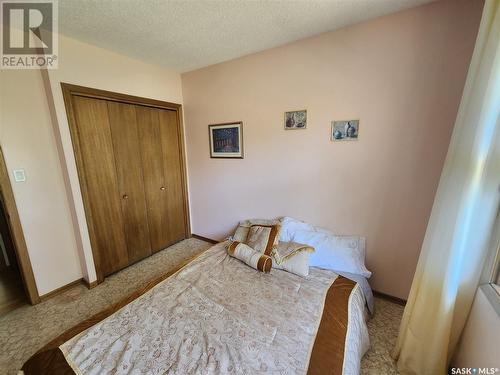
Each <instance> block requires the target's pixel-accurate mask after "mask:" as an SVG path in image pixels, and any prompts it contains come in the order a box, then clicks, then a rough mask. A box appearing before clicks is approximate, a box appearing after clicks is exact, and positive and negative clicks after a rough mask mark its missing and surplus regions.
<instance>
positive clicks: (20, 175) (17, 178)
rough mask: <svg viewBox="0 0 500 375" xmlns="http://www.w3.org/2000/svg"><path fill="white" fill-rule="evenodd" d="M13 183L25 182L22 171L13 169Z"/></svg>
mask: <svg viewBox="0 0 500 375" xmlns="http://www.w3.org/2000/svg"><path fill="white" fill-rule="evenodd" d="M14 181H16V182H24V181H26V173H25V172H24V169H14Z"/></svg>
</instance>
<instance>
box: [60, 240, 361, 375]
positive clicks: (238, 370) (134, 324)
mask: <svg viewBox="0 0 500 375" xmlns="http://www.w3.org/2000/svg"><path fill="white" fill-rule="evenodd" d="M336 277H337V274H335V273H333V272H331V271H327V270H321V269H317V268H311V272H310V275H309V277H307V278H302V277H299V276H296V275H293V274H291V273H288V272H285V271H279V270H272V272H271V273H270V274H264V273H261V272H258V271H256V270H255V269H253V268H251V267H248V266H247V265H245V264H244V263H242V262H240V261H239V260H237V259H235V258H232V257H230V256H228V255H227V253H226V250H225V247H224V244H218V245H215V246H214V247H212V248H211V249H209V250H208V251H207V252H205V253H203V254H202V255H200V256H199V257H198V258H196V259H195V260H194V261H193V262H191V263H190V264H189V265H188V266H186V267H185V268H183V269H182V270H180V271H179V272H177V273H176V274H174V275H173V276H171V277H170V278H168V279H167V280H165V281H163V282H161V283H160V284H158V285H156V286H155V287H154V288H153V289H151V290H150V291H148V292H147V293H145V294H144V295H142V296H141V297H139V298H138V299H136V300H134V301H133V302H132V303H130V304H128V305H126V306H125V307H123V308H122V309H120V310H118V311H117V312H116V313H114V314H113V315H111V316H110V317H108V318H106V319H105V320H103V321H101V322H100V323H98V324H96V325H94V326H92V327H91V328H89V329H87V330H86V331H83V332H82V333H80V334H79V335H77V336H75V337H74V338H72V339H71V340H69V341H67V342H66V343H64V344H63V345H61V347H60V349H61V350H62V352H63V353H64V355H65V357H66V359H67V361H68V363H69V364H70V365H71V366H72V368H73V370H74V371H75V372H76V373H77V374H79V373H81V374H111V373H113V374H163V373H171V374H304V373H306V372H307V368H308V362H309V353H310V349H311V347H312V345H313V343H314V338H315V335H316V328H317V326H318V324H319V321H320V319H321V313H322V308H323V303H324V298H325V295H326V292H327V290H328V288H329V287H330V285H331V284H332V283H333V282H334V280H335V279H336ZM364 308H365V299H364V296H363V294H362V291H361V289H360V288H359V286H358V285H356V287H355V290H354V291H353V293H352V294H351V297H350V301H349V325H348V331H347V337H346V350H345V359H344V374H348V375H350V374H358V373H359V366H360V360H361V357H362V355H363V354H364V352H365V351H366V350H367V348H368V332H367V328H366V324H365V321H364V317H363V312H364Z"/></svg>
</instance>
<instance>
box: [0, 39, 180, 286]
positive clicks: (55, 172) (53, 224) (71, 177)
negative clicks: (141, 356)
mask: <svg viewBox="0 0 500 375" xmlns="http://www.w3.org/2000/svg"><path fill="white" fill-rule="evenodd" d="M1 77H2V82H1V84H2V90H1V99H2V100H1V102H2V106H3V108H2V114H1V129H2V130H1V133H0V134H1V138H0V142H1V144H2V146H3V148H4V152H5V158H6V163H7V167H8V169H9V171H12V168H25V169H26V170H27V173H28V181H27V182H26V183H24V184H12V185H13V186H12V187H13V190H14V195H15V197H16V203H17V206H18V210H19V216H20V218H21V224H22V226H23V230H24V234H25V237H26V243H27V246H28V252H29V254H30V258H31V262H32V266H33V271H34V274H35V280H36V283H37V287H38V289H39V293H40V294H41V295H43V294H46V293H48V292H50V291H52V290H54V289H56V288H58V287H61V286H63V285H66V284H68V283H69V282H71V281H74V280H77V279H79V278H81V277H84V278H86V279H87V280H88V281H90V282H92V281H95V280H96V274H95V268H94V263H93V259H92V252H91V247H90V240H89V236H88V229H87V225H86V220H85V213H84V210H83V202H82V198H81V192H80V187H79V182H78V176H77V170H76V164H75V159H74V154H73V148H72V144H71V138H70V133H69V128H68V121H67V118H66V110H65V107H64V101H63V97H62V91H61V87H60V83H61V82H66V83H71V84H76V85H82V86H87V87H92V88H98V89H104V90H109V91H115V92H120V93H124V94H130V95H136V96H141V97H147V98H153V99H157V100H164V101H169V102H174V103H182V90H181V79H180V75H179V74H178V73H176V72H174V71H172V70H168V69H164V68H162V67H159V66H154V65H150V64H146V63H144V62H141V61H138V60H134V59H131V58H129V57H125V56H122V55H119V54H116V53H113V52H110V51H107V50H104V49H101V48H98V47H95V46H92V45H89V44H86V43H82V42H79V41H77V40H74V39H71V38H68V37H65V36H62V35H60V36H59V68H58V69H56V70H51V71H47V72H42V73H41V72H39V71H2V72H1ZM44 90H45V91H44Z"/></svg>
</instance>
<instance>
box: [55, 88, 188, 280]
mask: <svg viewBox="0 0 500 375" xmlns="http://www.w3.org/2000/svg"><path fill="white" fill-rule="evenodd" d="M61 89H62V92H63V98H64V105H65V107H66V115H67V117H68V125H69V130H70V134H71V141H72V145H73V151H74V154H75V158H76V162H77V172H78V180H79V184H80V190H81V193H82V198H83V206H84V209H85V219H86V222H87V227H88V231H89V236H90V243H91V247H92V254H93V258H94V265H95V268H96V275H97V282H98V283H101V282H102V281H103V280H104V275H103V273H102V270H101V267H100V263H99V254H97V250H96V245H95V243H96V242H95V233H94V230H93V225H91V224H92V221H93V220H92V214H91V210H90V207H89V204H88V199H89V198H88V195H87V181H86V177H85V173H84V171H83V170H82V168H78V166H83V165H84V163H83V157H82V153H81V148H80V145H79V142H80V137H79V134H78V127H77V124H76V120H75V110H74V106H73V101H72V100H71V98H72V96H83V97H88V98H94V99H103V100H108V101H116V102H120V103H127V104H135V105H141V106H146V107H153V108H160V109H168V110H173V111H175V112H176V114H177V134H178V135H179V145H180V150H179V152H180V153H181V155H180V160H181V178H182V192H183V200H184V210H185V216H184V220H185V237H186V238H189V236H190V235H191V220H190V214H189V196H188V187H187V169H186V151H185V145H184V127H183V121H182V105H181V104H177V103H171V102H165V101H161V100H156V99H150V98H142V97H139V96H134V95H127V94H121V93H117V92H112V91H106V90H100V89H94V88H90V87H85V86H78V85H73V84H69V83H65V82H61ZM89 219H90V220H89Z"/></svg>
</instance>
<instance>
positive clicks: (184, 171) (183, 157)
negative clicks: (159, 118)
mask: <svg viewBox="0 0 500 375" xmlns="http://www.w3.org/2000/svg"><path fill="white" fill-rule="evenodd" d="M182 119H183V116H182V106H179V108H177V130H178V131H177V134H178V139H179V145H180V150H179V153H180V155H179V159H180V161H181V179H182V195H183V198H184V213H185V215H184V224H185V225H184V228H185V237H186V238H189V237H190V235H191V219H190V214H189V198H188V197H189V195H188V181H187V168H186V164H187V163H186V148H185V145H184V122H183V120H182Z"/></svg>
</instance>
